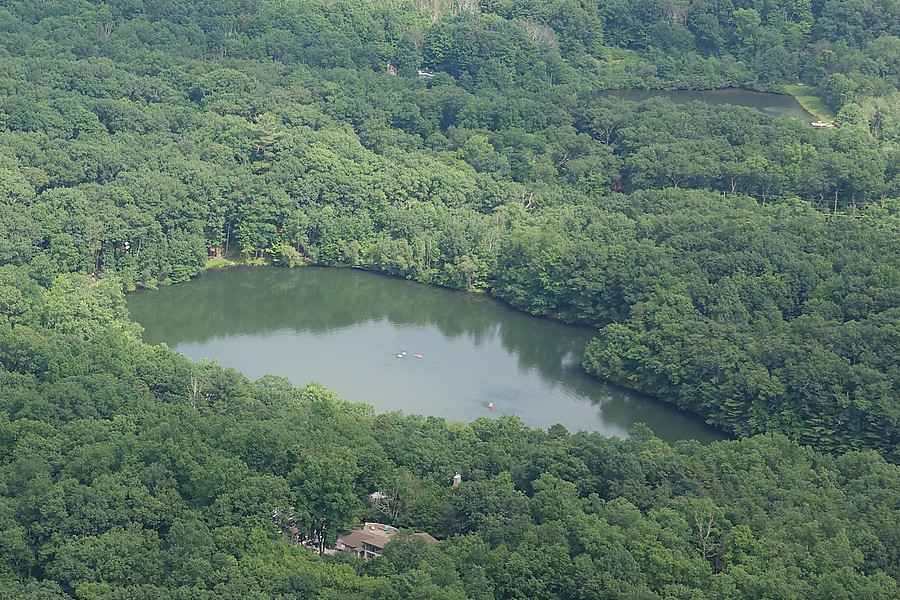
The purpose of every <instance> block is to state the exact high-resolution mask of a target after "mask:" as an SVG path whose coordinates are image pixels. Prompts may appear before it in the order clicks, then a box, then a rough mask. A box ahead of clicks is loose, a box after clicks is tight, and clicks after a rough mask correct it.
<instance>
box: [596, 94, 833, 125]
mask: <svg viewBox="0 0 900 600" xmlns="http://www.w3.org/2000/svg"><path fill="white" fill-rule="evenodd" d="M600 95H601V96H616V97H618V98H624V99H625V100H633V101H637V102H639V101H643V100H647V99H649V98H668V99H669V100H671V101H672V102H678V103H685V102H693V101H700V102H706V103H707V104H733V105H734V106H746V107H749V108H755V109H757V110H761V111H762V112H764V113H766V114H769V115H772V116H779V117H780V116H787V117H794V118H795V119H800V120H801V121H807V122H809V123H811V122H812V121H818V119H817V118H815V117H814V116H813V115H811V114H810V113H808V112H806V109H804V108H803V107H802V106H800V103H799V102H797V99H796V98H794V97H793V96H789V95H787V94H767V93H764V92H752V91H750V90H742V89H738V88H725V89H721V90H607V91H605V92H600Z"/></svg>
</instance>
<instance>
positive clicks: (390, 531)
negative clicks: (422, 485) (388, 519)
mask: <svg viewBox="0 0 900 600" xmlns="http://www.w3.org/2000/svg"><path fill="white" fill-rule="evenodd" d="M398 533H399V531H398V530H397V528H396V527H391V526H390V525H382V524H380V523H366V524H365V525H363V528H362V529H354V530H353V531H348V532H347V533H346V534H343V535H341V536H339V537H338V547H340V544H344V546H347V547H348V548H353V549H355V550H361V549H362V547H363V544H368V545H369V546H371V547H373V548H376V549H377V551H378V552H381V551H382V550H384V547H385V545H387V543H388V542H389V541H391V538H392V537H394V536H395V535H397V534H398ZM414 535H417V536H419V537H421V538H422V539H424V540H425V541H426V542H428V543H429V544H437V543H438V541H437V540H436V539H435V538H434V537H432V536H431V535H429V534H427V533H416V534H414Z"/></svg>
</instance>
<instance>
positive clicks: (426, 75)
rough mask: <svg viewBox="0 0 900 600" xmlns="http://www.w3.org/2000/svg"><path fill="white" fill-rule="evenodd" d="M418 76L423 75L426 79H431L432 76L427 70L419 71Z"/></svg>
mask: <svg viewBox="0 0 900 600" xmlns="http://www.w3.org/2000/svg"><path fill="white" fill-rule="evenodd" d="M419 77H424V78H426V79H431V78H432V77H434V74H433V73H429V72H428V71H419Z"/></svg>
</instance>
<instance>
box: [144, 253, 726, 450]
mask: <svg viewBox="0 0 900 600" xmlns="http://www.w3.org/2000/svg"><path fill="white" fill-rule="evenodd" d="M128 307H129V309H130V311H131V315H132V318H133V319H134V320H135V321H137V322H139V323H140V324H141V325H143V327H144V340H145V341H146V342H148V343H151V344H156V343H160V342H165V343H167V344H168V345H169V346H170V347H172V348H174V349H175V350H177V351H179V352H183V353H184V354H186V355H187V356H189V357H191V358H192V359H201V358H206V359H216V360H218V362H219V364H221V365H223V366H229V367H234V368H235V369H237V370H239V371H241V372H243V373H244V374H245V375H247V376H248V377H249V378H250V379H258V378H259V377H262V376H263V375H266V374H276V375H283V376H285V377H288V378H289V379H290V380H291V381H293V382H294V383H295V384H297V385H305V384H306V383H308V382H310V381H318V382H319V383H321V384H323V385H325V386H326V387H329V388H332V389H334V390H335V391H336V392H337V393H338V394H340V395H341V396H342V397H344V398H346V399H348V400H351V401H354V402H365V403H366V404H370V405H372V406H374V407H375V410H376V411H378V412H388V411H395V410H401V411H403V412H404V413H417V414H423V415H434V416H439V417H443V418H445V419H448V420H456V421H465V422H469V421H472V420H474V419H476V418H478V417H484V416H499V415H501V414H503V413H510V414H513V415H517V416H519V417H520V418H521V419H522V420H523V421H524V422H525V423H526V424H528V425H530V426H532V427H539V428H544V429H545V428H547V427H549V426H550V425H553V424H554V423H561V424H562V425H564V426H565V427H567V428H568V429H569V430H570V431H577V430H580V429H584V430H588V431H599V432H601V433H604V434H606V435H611V436H612V435H615V436H619V437H625V436H626V435H627V432H628V429H629V428H630V427H631V426H632V424H634V423H636V422H643V423H646V424H647V425H648V426H649V427H650V428H651V429H653V430H654V432H656V434H657V435H659V436H660V437H662V438H663V439H666V440H669V441H673V440H677V439H682V438H695V439H698V440H700V441H703V442H707V441H711V440H713V439H721V438H722V437H724V436H723V435H722V434H721V433H720V432H718V431H717V430H715V429H712V428H710V427H708V426H706V425H705V424H704V423H703V422H702V420H700V419H698V418H696V417H694V416H691V415H688V414H685V413H683V412H679V411H678V410H677V409H675V408H673V407H672V406H670V405H668V404H664V403H662V402H659V401H656V400H653V399H651V398H647V397H644V396H641V395H639V394H635V393H633V392H630V391H627V390H622V389H620V388H617V387H615V386H612V385H609V384H606V383H603V382H600V381H597V380H594V379H592V378H590V377H588V376H587V375H586V374H585V373H584V371H582V369H581V367H580V361H581V354H582V351H583V349H584V346H585V344H586V343H587V341H588V340H589V339H590V338H591V331H590V330H588V329H584V328H578V327H569V326H566V325H562V324H560V323H555V322H552V321H548V320H544V319H538V318H534V317H531V316H529V315H526V314H523V313H520V312H517V311H514V310H512V309H510V308H508V307H506V306H504V305H502V304H500V303H498V302H496V301H493V300H491V299H490V298H488V297H485V296H483V295H473V294H465V293H461V292H454V291H450V290H445V289H441V288H436V287H431V286H426V285H422V284H417V283H413V282H409V281H402V280H397V279H390V278H387V277H382V276H379V275H376V274H373V273H367V272H363V271H355V270H346V269H323V268H312V267H309V268H301V269H293V270H289V269H277V268H263V267H257V268H231V269H225V270H221V271H212V272H207V273H205V274H203V275H202V276H200V277H197V278H196V279H194V280H192V281H190V282H188V283H183V284H178V285H174V286H169V287H164V288H161V289H159V290H144V291H139V292H136V293H134V294H131V295H130V296H129V297H128ZM404 352H405V353H406V354H405V355H404V356H402V357H398V356H397V355H398V354H402V353H404ZM416 354H420V355H422V358H416V357H414V355H416ZM488 403H493V404H494V409H493V410H491V409H489V408H488V407H487V404H488Z"/></svg>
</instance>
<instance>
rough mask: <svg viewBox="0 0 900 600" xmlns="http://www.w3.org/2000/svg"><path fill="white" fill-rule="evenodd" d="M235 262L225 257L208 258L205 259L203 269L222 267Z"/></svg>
mask: <svg viewBox="0 0 900 600" xmlns="http://www.w3.org/2000/svg"><path fill="white" fill-rule="evenodd" d="M236 264H238V263H236V262H234V261H233V260H228V259H227V258H210V259H209V260H207V261H206V265H204V267H203V269H204V270H206V269H222V268H224V267H230V266H231V265H236Z"/></svg>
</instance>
